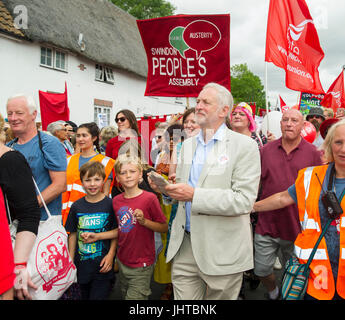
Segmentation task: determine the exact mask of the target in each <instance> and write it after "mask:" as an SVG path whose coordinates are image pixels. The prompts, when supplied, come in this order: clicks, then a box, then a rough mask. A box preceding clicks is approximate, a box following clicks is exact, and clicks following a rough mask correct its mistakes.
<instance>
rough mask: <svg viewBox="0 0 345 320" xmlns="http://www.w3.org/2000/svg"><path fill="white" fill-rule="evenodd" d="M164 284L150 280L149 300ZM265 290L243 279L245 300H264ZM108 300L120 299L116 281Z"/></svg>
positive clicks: (157, 298)
mask: <svg viewBox="0 0 345 320" xmlns="http://www.w3.org/2000/svg"><path fill="white" fill-rule="evenodd" d="M274 272H275V275H276V277H277V282H278V283H280V281H281V275H282V270H275V271H274ZM164 288H165V284H159V283H156V282H155V281H153V280H152V282H151V290H152V294H151V296H150V298H149V299H150V300H159V299H160V296H161V294H162V292H163V291H164ZM265 292H266V290H265V288H264V286H263V285H262V284H261V283H260V285H259V286H258V287H257V288H256V289H255V290H251V289H250V287H249V281H245V300H265V297H264V294H265ZM110 300H121V294H120V289H119V283H118V281H116V283H115V287H114V289H113V291H112V293H111V295H110Z"/></svg>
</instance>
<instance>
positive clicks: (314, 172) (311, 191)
mask: <svg viewBox="0 0 345 320" xmlns="http://www.w3.org/2000/svg"><path fill="white" fill-rule="evenodd" d="M327 168H328V165H323V166H317V167H309V168H305V169H302V170H300V171H299V172H298V177H297V180H296V182H295V187H296V194H297V201H298V213H299V220H300V223H301V228H302V231H301V233H300V234H299V235H298V236H297V238H296V240H295V254H296V256H297V258H298V259H299V261H300V263H307V260H308V258H309V256H310V253H311V251H312V250H313V248H314V245H315V243H316V241H317V239H318V238H319V236H320V234H321V231H322V230H321V219H320V212H319V198H320V194H321V185H320V182H319V180H318V178H317V177H319V179H320V181H321V183H322V182H323V180H324V178H325V176H326V171H327ZM327 185H328V183H327V184H326V188H327ZM340 205H341V207H342V209H343V214H342V215H341V216H340V252H339V267H338V278H337V287H336V290H337V293H338V294H339V296H341V297H342V298H345V197H344V198H343V199H342V201H341V204H340ZM307 293H308V294H309V295H311V296H312V297H314V298H316V299H318V300H331V299H332V298H333V296H334V294H335V281H334V277H333V273H332V268H331V263H330V261H329V256H328V251H327V245H326V240H325V237H323V239H322V240H321V242H320V244H319V246H318V248H317V251H316V254H315V256H314V259H313V261H312V263H311V264H310V275H309V281H308V287H307Z"/></svg>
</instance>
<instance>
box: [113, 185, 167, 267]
mask: <svg viewBox="0 0 345 320" xmlns="http://www.w3.org/2000/svg"><path fill="white" fill-rule="evenodd" d="M113 208H114V212H115V215H116V218H117V222H118V228H119V237H118V249H117V258H118V259H119V260H120V261H121V263H123V264H124V265H126V266H128V267H131V268H139V267H146V266H150V265H152V264H153V263H154V261H155V240H154V232H153V231H152V230H150V229H148V228H146V227H144V226H142V225H140V224H139V223H138V221H137V220H136V218H135V217H134V211H135V209H140V210H142V211H143V212H144V217H145V218H146V219H149V220H151V221H155V222H160V223H166V222H167V221H166V218H165V216H164V214H163V212H162V209H161V206H160V204H159V201H158V199H157V197H156V195H154V194H153V193H151V192H147V191H144V190H143V192H142V193H141V194H140V195H139V196H137V197H134V198H130V199H127V198H125V197H124V193H121V194H119V195H118V196H116V197H115V198H114V199H113Z"/></svg>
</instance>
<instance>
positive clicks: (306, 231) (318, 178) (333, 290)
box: [254, 120, 345, 300]
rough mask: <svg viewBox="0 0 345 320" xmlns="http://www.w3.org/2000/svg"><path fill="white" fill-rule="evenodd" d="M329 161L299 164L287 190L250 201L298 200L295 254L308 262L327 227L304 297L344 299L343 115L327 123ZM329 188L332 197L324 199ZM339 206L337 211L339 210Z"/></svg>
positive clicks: (260, 205) (264, 206)
mask: <svg viewBox="0 0 345 320" xmlns="http://www.w3.org/2000/svg"><path fill="white" fill-rule="evenodd" d="M321 148H322V149H323V150H324V157H325V159H326V161H327V164H325V165H322V166H316V167H308V168H305V169H302V170H300V171H299V173H298V177H297V179H296V181H295V184H293V185H292V186H291V187H289V188H288V190H286V191H283V192H279V193H276V194H274V195H272V196H270V197H268V198H266V199H264V200H261V201H258V202H256V203H255V204H254V210H255V211H257V212H259V214H260V212H263V211H268V210H276V209H279V208H284V207H286V206H288V205H290V204H293V203H297V206H298V212H299V220H300V225H301V229H302V230H301V232H300V233H299V235H298V236H297V238H296V240H295V243H294V244H295V252H294V254H295V256H296V258H297V259H298V261H299V263H303V264H305V263H307V260H308V258H309V256H310V254H311V251H312V249H313V247H314V245H315V243H316V242H317V240H318V238H319V236H320V234H321V232H322V230H324V228H325V227H328V229H327V232H326V233H325V236H324V238H323V239H322V240H321V242H320V243H319V245H318V247H317V251H316V254H315V256H314V258H313V260H312V262H311V264H310V274H309V278H308V285H307V291H306V295H305V297H304V299H305V300H343V299H345V256H344V252H345V223H344V221H345V213H344V210H345V199H344V194H345V120H341V121H339V122H337V123H335V124H334V125H332V127H331V128H330V130H329V131H328V133H327V136H326V139H325V141H324V143H323V145H322V147H321ZM329 193H332V195H333V196H332V199H333V201H327V199H329V196H327V194H329ZM338 209H339V211H338Z"/></svg>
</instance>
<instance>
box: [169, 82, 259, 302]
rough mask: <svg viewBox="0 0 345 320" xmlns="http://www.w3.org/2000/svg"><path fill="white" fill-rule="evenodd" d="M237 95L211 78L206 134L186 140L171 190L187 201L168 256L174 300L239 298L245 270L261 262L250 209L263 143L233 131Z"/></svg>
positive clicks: (203, 106)
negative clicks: (230, 124)
mask: <svg viewBox="0 0 345 320" xmlns="http://www.w3.org/2000/svg"><path fill="white" fill-rule="evenodd" d="M232 107H233V98H232V95H231V93H230V92H229V91H228V90H227V89H226V88H225V87H223V86H221V85H218V84H216V83H209V84H207V85H205V86H204V88H203V89H202V91H201V92H200V94H199V96H198V98H197V105H196V110H195V116H196V121H197V122H198V124H199V125H200V127H201V131H200V134H199V135H197V136H195V137H193V138H190V139H187V140H185V141H184V142H183V146H182V150H181V154H180V159H179V163H178V166H177V172H176V182H177V183H176V184H170V185H168V186H167V187H166V193H167V194H168V195H169V196H171V197H172V198H174V199H176V200H178V201H179V205H178V210H177V213H176V217H175V219H174V221H173V224H172V230H171V236H170V243H169V247H168V252H167V262H169V261H170V260H173V262H172V282H173V287H174V298H175V299H181V300H191V299H197V300H199V299H210V300H211V299H212V300H215V299H237V297H238V294H239V292H240V288H241V284H242V278H243V272H244V271H246V270H249V269H252V268H253V240H252V231H251V224H250V216H249V214H250V212H251V210H252V208H253V204H254V202H255V200H256V197H257V192H258V186H259V180H260V156H259V150H258V147H257V143H256V142H255V141H254V140H253V139H251V138H250V137H248V136H245V135H241V134H238V133H236V132H233V131H231V130H229V129H228V128H227V127H226V125H225V119H226V117H228V116H229V111H230V110H232Z"/></svg>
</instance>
